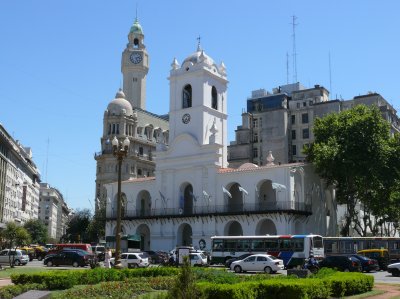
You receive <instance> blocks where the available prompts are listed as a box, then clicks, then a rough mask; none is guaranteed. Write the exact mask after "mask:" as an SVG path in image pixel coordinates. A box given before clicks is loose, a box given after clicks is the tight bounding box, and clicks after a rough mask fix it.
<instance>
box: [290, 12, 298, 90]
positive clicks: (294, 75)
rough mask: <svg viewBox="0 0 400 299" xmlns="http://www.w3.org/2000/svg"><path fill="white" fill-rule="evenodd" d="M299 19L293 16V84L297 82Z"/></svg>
mask: <svg viewBox="0 0 400 299" xmlns="http://www.w3.org/2000/svg"><path fill="white" fill-rule="evenodd" d="M296 20H297V17H296V16H294V15H293V16H292V23H291V24H292V27H293V34H292V38H293V83H296V82H297V58H296V56H297V52H296V26H297V25H298V23H296Z"/></svg>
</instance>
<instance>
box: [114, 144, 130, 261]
mask: <svg viewBox="0 0 400 299" xmlns="http://www.w3.org/2000/svg"><path fill="white" fill-rule="evenodd" d="M111 144H112V147H113V155H114V156H115V157H116V158H117V160H118V195H117V228H116V233H115V266H114V267H115V268H117V269H120V268H122V265H121V261H120V256H121V205H122V203H121V168H122V160H123V159H124V158H125V157H126V155H127V154H128V149H129V144H130V141H129V139H128V137H126V138H125V139H124V141H123V142H120V141H118V139H117V137H116V136H114V138H113V140H112V141H111Z"/></svg>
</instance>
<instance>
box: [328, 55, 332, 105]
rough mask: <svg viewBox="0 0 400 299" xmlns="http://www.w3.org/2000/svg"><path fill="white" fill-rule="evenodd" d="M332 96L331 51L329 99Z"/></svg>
mask: <svg viewBox="0 0 400 299" xmlns="http://www.w3.org/2000/svg"><path fill="white" fill-rule="evenodd" d="M331 94H332V69H331V51H329V98H330V97H331V96H330V95H331Z"/></svg>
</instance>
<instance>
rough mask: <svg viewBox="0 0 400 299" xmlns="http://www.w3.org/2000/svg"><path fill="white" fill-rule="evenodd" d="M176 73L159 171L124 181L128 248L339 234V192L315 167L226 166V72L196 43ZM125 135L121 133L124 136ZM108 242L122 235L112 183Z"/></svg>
mask: <svg viewBox="0 0 400 299" xmlns="http://www.w3.org/2000/svg"><path fill="white" fill-rule="evenodd" d="M171 67H172V69H171V71H170V76H169V83H170V109H169V142H168V145H167V144H166V143H159V144H157V150H156V152H155V155H154V160H155V163H156V171H155V176H152V177H142V178H135V179H130V180H125V181H123V182H122V205H123V209H122V234H123V238H122V239H123V241H122V246H121V247H122V250H123V251H124V250H126V249H127V248H128V247H131V246H130V242H129V241H130V240H132V241H134V240H138V239H140V240H141V247H142V249H152V250H168V249H171V248H173V247H175V246H176V245H189V244H192V245H193V246H198V244H199V242H200V240H204V241H205V242H206V248H207V249H210V237H211V236H214V235H261V234H300V233H301V234H303V233H315V234H322V235H336V229H337V228H336V227H337V226H336V219H335V215H336V213H335V210H336V207H335V194H334V191H332V190H331V189H329V188H326V186H325V185H324V184H323V182H322V181H321V180H320V179H319V177H318V176H317V175H316V174H315V172H314V169H313V168H312V166H311V165H309V164H306V163H292V164H280V163H278V165H275V164H274V158H273V153H272V152H269V153H265V156H266V157H267V158H266V161H267V163H266V165H265V166H257V165H254V164H252V163H245V164H243V165H242V166H240V167H239V168H236V169H233V168H229V167H228V163H227V84H228V81H227V74H226V69H225V66H224V64H223V63H221V64H219V65H217V64H216V63H214V61H213V60H212V59H211V58H210V57H209V56H208V55H206V54H205V52H204V51H203V50H202V49H201V48H200V47H198V49H197V51H196V52H195V53H193V54H192V55H190V56H189V57H187V58H186V59H185V60H184V61H183V63H182V64H181V65H180V64H179V63H178V62H177V60H176V59H174V61H173V63H172V65H171ZM126 137H128V138H129V136H127V134H121V132H120V134H119V135H117V138H118V139H119V140H120V141H123V140H124V139H125V138H126ZM105 187H106V196H107V198H108V199H109V200H108V204H107V224H106V240H108V242H110V245H111V246H113V244H112V242H113V239H114V236H115V234H116V210H117V185H116V183H112V184H107V185H105Z"/></svg>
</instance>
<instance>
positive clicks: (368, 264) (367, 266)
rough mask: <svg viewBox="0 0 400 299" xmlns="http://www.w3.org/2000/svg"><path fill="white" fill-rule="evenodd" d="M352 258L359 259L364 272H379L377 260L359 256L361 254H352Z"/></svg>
mask: <svg viewBox="0 0 400 299" xmlns="http://www.w3.org/2000/svg"><path fill="white" fill-rule="evenodd" d="M350 256H351V257H353V258H355V259H357V260H358V261H359V262H360V263H361V268H362V271H363V272H364V271H365V272H370V271H378V270H379V264H378V261H377V260H374V259H370V258H368V257H366V256H363V255H359V254H352V255H350Z"/></svg>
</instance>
